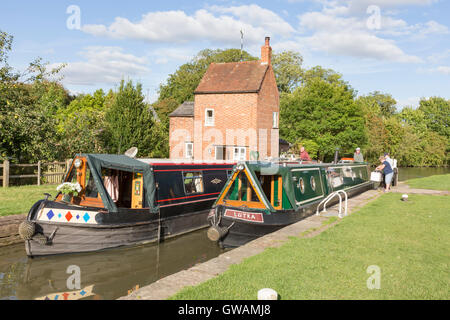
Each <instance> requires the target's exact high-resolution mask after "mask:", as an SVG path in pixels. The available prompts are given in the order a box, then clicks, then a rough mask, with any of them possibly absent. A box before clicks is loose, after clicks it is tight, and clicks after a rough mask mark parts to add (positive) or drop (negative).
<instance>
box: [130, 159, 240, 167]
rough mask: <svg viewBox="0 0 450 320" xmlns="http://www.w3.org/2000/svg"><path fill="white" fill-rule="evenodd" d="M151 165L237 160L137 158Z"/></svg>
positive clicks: (199, 163)
mask: <svg viewBox="0 0 450 320" xmlns="http://www.w3.org/2000/svg"><path fill="white" fill-rule="evenodd" d="M136 160H138V161H141V162H144V163H147V164H149V165H159V166H162V165H234V164H236V161H230V160H190V159H151V158H143V159H136Z"/></svg>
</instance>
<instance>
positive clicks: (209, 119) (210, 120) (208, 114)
mask: <svg viewBox="0 0 450 320" xmlns="http://www.w3.org/2000/svg"><path fill="white" fill-rule="evenodd" d="M205 126H206V127H212V126H214V109H206V110H205Z"/></svg>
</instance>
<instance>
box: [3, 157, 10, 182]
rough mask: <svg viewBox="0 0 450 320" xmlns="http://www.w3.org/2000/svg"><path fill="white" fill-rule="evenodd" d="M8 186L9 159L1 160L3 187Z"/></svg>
mask: <svg viewBox="0 0 450 320" xmlns="http://www.w3.org/2000/svg"><path fill="white" fill-rule="evenodd" d="M8 187H9V161H8V160H5V161H3V188H8Z"/></svg>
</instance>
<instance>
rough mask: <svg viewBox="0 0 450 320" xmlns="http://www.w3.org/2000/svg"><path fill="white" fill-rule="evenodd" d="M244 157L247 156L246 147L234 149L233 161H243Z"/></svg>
mask: <svg viewBox="0 0 450 320" xmlns="http://www.w3.org/2000/svg"><path fill="white" fill-rule="evenodd" d="M246 156H247V148H246V147H234V157H233V160H236V161H245V158H246Z"/></svg>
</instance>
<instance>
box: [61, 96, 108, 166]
mask: <svg viewBox="0 0 450 320" xmlns="http://www.w3.org/2000/svg"><path fill="white" fill-rule="evenodd" d="M112 98H113V93H112V91H110V93H109V94H108V96H105V93H104V92H103V90H102V89H99V90H97V91H95V92H94V94H93V95H91V94H82V95H79V96H78V97H77V98H76V99H75V100H73V101H72V102H71V103H70V104H69V106H67V108H64V109H60V110H59V112H58V113H57V115H56V118H57V120H58V126H57V130H58V134H59V135H60V136H61V144H62V146H63V149H64V155H65V157H68V158H72V157H73V156H74V155H75V154H76V153H102V152H104V151H105V148H104V147H103V141H102V137H103V135H104V131H105V130H104V127H105V120H104V119H105V112H106V103H105V102H106V100H107V99H112Z"/></svg>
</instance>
